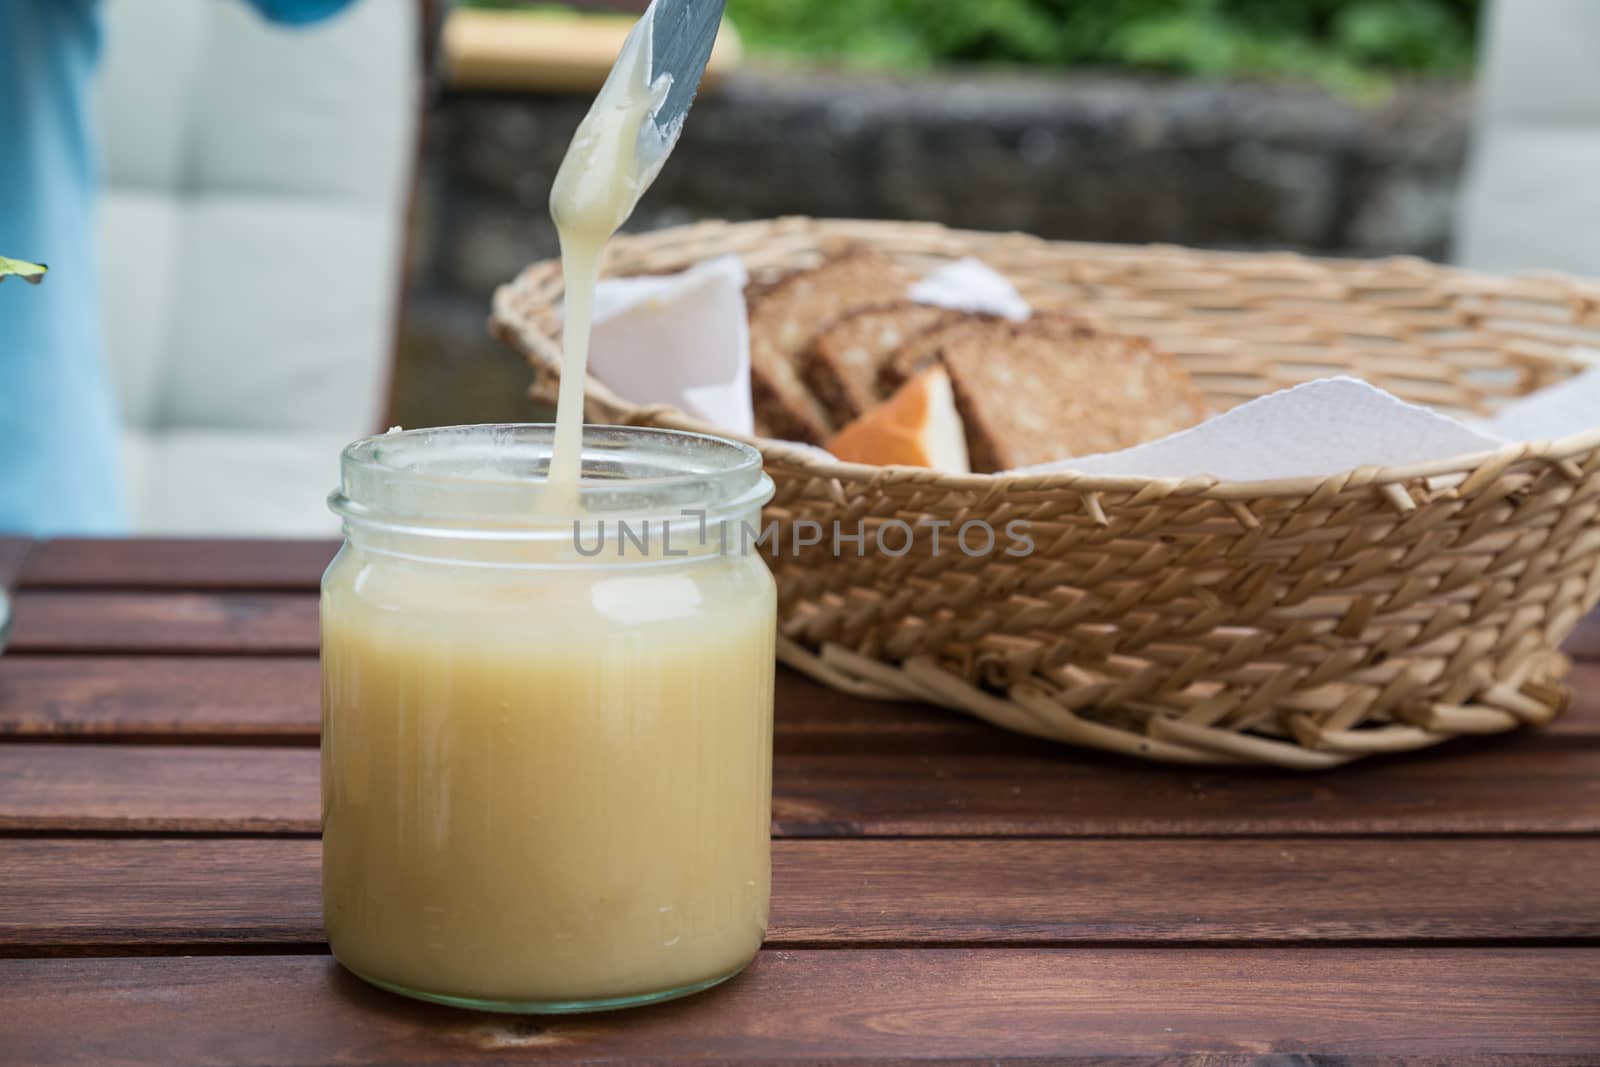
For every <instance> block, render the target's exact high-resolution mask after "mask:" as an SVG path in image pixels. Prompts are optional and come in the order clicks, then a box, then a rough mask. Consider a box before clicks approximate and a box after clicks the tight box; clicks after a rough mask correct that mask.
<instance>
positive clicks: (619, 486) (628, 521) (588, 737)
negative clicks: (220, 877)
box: [322, 426, 777, 1012]
mask: <svg viewBox="0 0 1600 1067" xmlns="http://www.w3.org/2000/svg"><path fill="white" fill-rule="evenodd" d="M550 442H551V428H550V427H548V426H463V427H452V428H446V429H435V430H417V431H410V432H404V433H400V432H393V433H389V434H386V435H382V436H379V437H373V438H369V439H367V440H364V441H359V442H356V443H355V444H353V445H351V446H350V447H349V448H347V449H346V450H345V452H344V454H343V457H342V464H341V467H342V470H341V488H340V490H339V491H338V492H336V493H334V494H333V495H332V496H331V497H330V498H329V502H330V505H331V507H332V508H333V510H334V511H335V512H337V513H338V514H339V515H341V516H342V517H343V519H344V529H345V538H346V540H345V544H344V547H343V548H342V549H341V550H340V552H339V554H338V556H337V557H335V559H334V561H333V563H332V565H331V566H330V567H329V568H328V571H327V574H326V575H325V576H324V578H323V584H322V679H323V681H322V687H323V689H322V701H323V705H322V706H323V712H322V716H323V721H322V813H323V814H322V824H323V876H322V878H323V908H324V914H325V922H326V925H327V933H328V940H329V942H330V943H331V945H332V948H333V952H334V955H335V956H337V957H338V959H339V961H340V962H341V963H343V964H344V965H345V966H346V967H347V968H349V969H350V970H351V971H353V972H355V973H356V974H358V975H359V976H361V977H362V978H364V979H366V980H367V981H370V982H372V983H374V984H376V985H380V986H383V987H385V988H388V989H391V990H393V991H395V992H399V993H404V994H407V995H410V996H416V997H421V998H423V999H427V1000H434V1001H440V1002H444V1003H450V1004H457V1005H462V1006H466V1007H472V1008H480V1009H488V1010H500V1011H527V1012H558V1011H588V1010H597V1009H601V1008H612V1007H624V1006H629V1005H633V1004H641V1003H649V1002H652V1001H656V1000H664V999H667V998H670V997H675V996H681V995H685V994H687V993H692V992H695V991H696V990H699V989H704V988H707V987H709V986H711V985H714V984H716V983H717V982H720V981H722V980H723V979H725V978H728V977H729V976H731V975H733V974H735V973H737V972H738V971H739V970H740V969H741V968H743V967H744V966H745V965H746V964H747V963H748V962H749V961H750V960H751V959H752V958H753V957H754V955H755V953H756V950H757V948H758V947H759V946H760V944H761V940H762V937H763V936H764V934H765V930H766V917H767V900H768V891H769V886H770V856H769V819H770V808H771V793H772V685H773V662H774V648H773V644H774V633H775V626H776V610H777V609H776V590H775V587H774V583H773V580H772V576H771V574H770V572H769V571H768V570H767V567H766V564H765V562H764V561H763V560H762V558H761V556H760V554H759V553H758V552H755V551H745V550H744V549H745V546H746V545H747V544H748V542H749V538H748V537H746V536H742V533H743V531H745V530H751V531H753V530H754V528H755V527H756V524H757V523H758V521H759V514H760V509H761V506H762V505H763V504H764V503H765V502H766V501H767V500H768V499H770V497H771V495H772V483H771V480H770V479H768V478H767V477H766V475H765V474H763V473H762V470H761V457H760V454H759V453H758V452H756V451H755V450H754V449H751V448H748V447H746V446H744V445H740V444H735V443H733V442H730V441H724V440H720V439H717V438H713V437H706V436H701V435H696V434H686V433H675V432H671V431H665V430H647V429H634V428H621V427H617V428H599V427H588V428H586V429H585V433H584V449H583V479H584V480H583V482H582V485H581V488H580V490H579V491H578V497H579V507H578V513H577V514H578V517H577V518H574V517H573V513H572V511H571V510H570V509H563V508H558V507H555V506H553V502H552V500H551V498H550V496H549V495H548V492H549V491H548V488H547V487H546V486H544V484H543V472H544V471H545V470H546V469H547V467H548V463H549V456H550Z"/></svg>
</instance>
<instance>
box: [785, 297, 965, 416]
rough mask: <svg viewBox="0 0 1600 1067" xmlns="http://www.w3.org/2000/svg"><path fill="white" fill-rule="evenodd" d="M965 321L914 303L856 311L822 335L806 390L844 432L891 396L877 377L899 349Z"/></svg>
mask: <svg viewBox="0 0 1600 1067" xmlns="http://www.w3.org/2000/svg"><path fill="white" fill-rule="evenodd" d="M960 318H961V312H959V311H952V310H950V309H948V308H942V307H935V306H933V305H931V304H918V303H915V302H913V301H910V300H897V301H895V302H893V303H890V304H879V305H876V306H874V307H866V308H861V309H859V310H856V311H852V312H850V313H849V314H847V315H844V316H841V317H840V318H839V319H837V320H835V321H834V323H833V325H831V326H829V327H827V328H826V329H825V330H823V331H822V332H821V333H820V334H818V335H817V339H816V342H815V343H814V344H813V345H812V346H811V350H810V351H809V352H808V353H807V354H806V356H805V358H804V360H803V366H802V372H803V374H804V377H805V381H806V384H807V385H809V386H810V387H811V392H812V394H813V395H814V396H815V397H816V398H817V399H818V400H820V401H822V406H823V407H825V408H827V409H828V415H829V417H831V418H832V419H833V421H834V423H835V424H837V425H840V426H843V425H844V424H845V423H847V422H849V421H850V420H852V419H854V418H857V417H858V416H860V415H861V414H862V413H863V412H865V411H867V409H869V408H871V407H872V406H873V405H874V404H876V403H878V401H880V400H882V399H883V398H884V397H886V396H888V393H880V392H879V391H878V371H879V369H880V368H881V367H882V366H883V364H884V363H885V362H886V361H887V360H888V359H889V358H890V357H891V356H893V355H894V353H895V351H896V350H897V349H899V348H900V347H901V346H902V345H904V344H906V343H907V342H908V341H910V340H911V339H912V338H914V337H917V336H920V335H921V334H924V333H927V332H928V331H929V330H932V329H935V328H937V327H939V326H943V325H946V324H948V323H951V322H955V321H956V320H958V319H960Z"/></svg>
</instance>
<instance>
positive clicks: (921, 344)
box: [877, 311, 1090, 396]
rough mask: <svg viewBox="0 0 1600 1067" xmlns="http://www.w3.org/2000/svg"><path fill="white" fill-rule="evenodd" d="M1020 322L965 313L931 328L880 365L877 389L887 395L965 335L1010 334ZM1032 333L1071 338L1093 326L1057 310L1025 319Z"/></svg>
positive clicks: (987, 315)
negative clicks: (942, 350) (941, 350)
mask: <svg viewBox="0 0 1600 1067" xmlns="http://www.w3.org/2000/svg"><path fill="white" fill-rule="evenodd" d="M1015 325H1017V324H1016V323H1014V322H1012V321H1011V320H1010V319H1005V318H1002V317H1000V316H999V315H990V314H987V313H985V312H973V311H969V312H963V313H962V314H960V315H959V316H957V317H956V318H954V319H950V320H947V321H946V322H944V323H942V324H941V325H939V326H935V327H934V328H933V329H931V330H928V331H926V332H924V333H922V334H919V335H918V336H916V337H914V338H912V339H911V340H909V341H907V342H906V343H905V344H904V345H902V346H900V348H899V349H898V350H897V351H895V352H894V353H893V354H892V355H891V356H889V357H888V358H887V359H885V360H884V361H883V363H882V364H881V365H880V366H879V368H878V383H877V384H878V390H879V393H880V395H882V396H888V395H889V394H890V393H892V392H894V391H895V390H896V389H898V388H900V387H901V386H902V385H904V384H905V383H906V382H908V381H910V380H911V379H912V378H913V377H915V376H916V375H917V374H918V373H920V372H921V371H923V370H925V369H927V368H928V367H930V366H932V365H933V364H934V363H936V362H937V361H938V359H939V350H940V349H942V348H944V347H945V346H946V345H949V344H954V343H958V342H959V341H960V340H961V339H962V338H970V339H974V340H979V341H981V340H983V339H984V338H989V337H994V336H1009V335H1010V333H1011V332H1012V331H1011V329H1010V327H1013V326H1015ZM1026 328H1027V329H1028V330H1029V331H1030V332H1034V333H1045V334H1051V335H1059V336H1062V337H1072V336H1075V335H1076V334H1078V333H1080V332H1082V331H1084V330H1088V329H1090V327H1089V325H1088V324H1087V323H1086V322H1084V321H1083V320H1082V319H1079V318H1076V317H1075V316H1072V315H1064V314H1059V313H1055V312H1048V313H1040V314H1036V315H1034V316H1033V317H1032V318H1030V319H1028V320H1027V322H1026Z"/></svg>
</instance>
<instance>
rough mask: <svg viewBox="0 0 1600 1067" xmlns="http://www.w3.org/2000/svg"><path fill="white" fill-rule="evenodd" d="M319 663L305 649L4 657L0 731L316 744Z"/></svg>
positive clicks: (23, 734)
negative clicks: (256, 652) (283, 652)
mask: <svg viewBox="0 0 1600 1067" xmlns="http://www.w3.org/2000/svg"><path fill="white" fill-rule="evenodd" d="M320 726H321V693H320V682H319V668H318V663H317V661H316V660H315V659H312V658H308V657H298V656H239V657H234V656H218V657H210V656H188V657H178V656H20V655H12V656H0V737H7V736H10V737H29V738H31V737H60V738H69V737H82V736H88V737H95V738H118V739H142V738H174V739H210V740H255V739H267V738H270V739H283V740H293V741H298V742H300V743H304V744H315V743H316V742H317V736H318V733H319V731H320Z"/></svg>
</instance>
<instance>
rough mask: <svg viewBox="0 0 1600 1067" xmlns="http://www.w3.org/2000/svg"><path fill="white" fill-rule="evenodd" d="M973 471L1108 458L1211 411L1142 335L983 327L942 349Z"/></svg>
mask: <svg viewBox="0 0 1600 1067" xmlns="http://www.w3.org/2000/svg"><path fill="white" fill-rule="evenodd" d="M939 360H940V362H941V363H943V365H944V366H945V367H946V368H947V369H948V370H949V372H950V384H951V387H952V389H953V391H954V394H955V402H956V409H957V410H958V411H959V412H960V414H961V420H962V423H963V425H964V426H965V428H966V435H967V450H968V453H969V454H970V457H971V461H972V469H973V470H974V471H980V472H991V471H1006V470H1014V469H1016V468H1018V467H1028V466H1032V465H1034V464H1038V463H1048V462H1050V461H1052V460H1058V459H1066V458H1068V457H1071V456H1086V455H1092V454H1094V453H1098V452H1114V451H1117V450H1119V449H1123V448H1128V447H1130V446H1132V445H1136V444H1140V443H1142V442H1145V441H1153V440H1155V439H1156V438H1159V437H1165V436H1166V435H1167V434H1170V433H1173V432H1176V431H1177V430H1181V429H1184V428H1185V427H1188V426H1192V425H1194V424H1195V423H1197V422H1199V421H1201V420H1202V419H1204V418H1205V417H1206V416H1207V415H1208V414H1210V411H1209V408H1208V406H1207V404H1206V402H1205V398H1204V397H1202V396H1201V394H1200V392H1199V390H1198V389H1196V388H1195V386H1194V383H1193V382H1192V381H1191V380H1190V378H1189V375H1188V372H1186V371H1185V370H1184V369H1183V367H1182V366H1181V365H1180V364H1179V363H1178V362H1177V361H1176V360H1174V359H1173V358H1172V357H1170V356H1168V355H1165V354H1164V353H1161V352H1158V351H1156V349H1155V348H1154V347H1152V346H1151V345H1150V343H1149V342H1148V341H1146V340H1144V339H1143V338H1139V337H1129V336H1124V335H1120V334H1112V333H1104V332H1100V331H1097V330H1093V329H1090V328H1088V327H1085V326H1082V325H1081V324H1079V325H1077V326H1075V327H1072V328H1065V327H1064V326H1063V324H1061V323H1059V322H1057V323H1034V322H1033V321H1032V320H1029V321H1028V322H1024V323H1009V322H1006V323H992V322H991V323H987V324H985V326H984V328H983V329H981V330H976V331H968V332H966V333H963V334H961V335H960V336H955V337H952V338H951V339H950V340H949V341H948V342H947V343H945V344H944V345H942V346H941V347H940V349H939Z"/></svg>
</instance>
